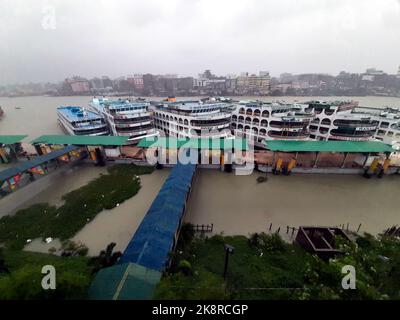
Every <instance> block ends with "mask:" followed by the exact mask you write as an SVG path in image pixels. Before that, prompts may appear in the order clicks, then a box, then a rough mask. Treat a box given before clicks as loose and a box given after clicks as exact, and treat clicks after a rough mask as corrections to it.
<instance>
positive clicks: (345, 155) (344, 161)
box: [340, 152, 349, 168]
mask: <svg viewBox="0 0 400 320" xmlns="http://www.w3.org/2000/svg"><path fill="white" fill-rule="evenodd" d="M348 155H349V153H348V152H345V153H344V159H343V162H342V165H341V166H340V167H341V168H344V165H345V163H346V160H347V156H348Z"/></svg>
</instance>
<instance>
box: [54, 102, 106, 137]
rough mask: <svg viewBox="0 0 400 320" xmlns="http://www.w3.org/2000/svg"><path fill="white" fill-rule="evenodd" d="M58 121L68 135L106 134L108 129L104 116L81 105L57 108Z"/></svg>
mask: <svg viewBox="0 0 400 320" xmlns="http://www.w3.org/2000/svg"><path fill="white" fill-rule="evenodd" d="M57 115H58V122H59V124H60V126H61V128H62V129H63V130H64V132H65V133H66V134H69V135H89V136H102V135H108V134H109V130H108V126H107V123H106V122H105V121H104V118H103V117H102V116H101V115H99V114H97V113H95V112H92V111H90V110H87V109H86V108H83V107H76V106H66V107H58V108H57Z"/></svg>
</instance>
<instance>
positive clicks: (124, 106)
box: [89, 98, 159, 144]
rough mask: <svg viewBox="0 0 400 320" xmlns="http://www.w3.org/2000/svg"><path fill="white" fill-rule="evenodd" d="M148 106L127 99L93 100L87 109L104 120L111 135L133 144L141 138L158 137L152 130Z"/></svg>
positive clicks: (155, 131) (152, 124)
mask: <svg viewBox="0 0 400 320" xmlns="http://www.w3.org/2000/svg"><path fill="white" fill-rule="evenodd" d="M149 105H150V103H148V102H143V101H140V102H138V101H134V102H132V101H130V100H128V99H125V100H123V99H118V100H109V99H107V98H94V99H93V100H92V102H91V103H90V104H89V107H90V109H91V110H92V111H94V112H97V113H98V114H100V115H102V116H103V117H104V118H105V120H106V122H107V124H108V126H109V129H110V133H111V134H112V135H114V136H128V137H129V139H128V142H129V143H130V144H135V143H138V142H139V141H140V140H141V139H143V138H149V137H155V136H158V135H159V132H158V130H156V129H155V128H154V123H153V119H152V117H151V114H150V111H149Z"/></svg>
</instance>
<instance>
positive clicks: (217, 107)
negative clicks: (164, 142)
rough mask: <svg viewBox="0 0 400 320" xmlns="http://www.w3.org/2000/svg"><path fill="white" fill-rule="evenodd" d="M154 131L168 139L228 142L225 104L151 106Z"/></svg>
mask: <svg viewBox="0 0 400 320" xmlns="http://www.w3.org/2000/svg"><path fill="white" fill-rule="evenodd" d="M152 104H153V116H154V122H155V126H156V128H158V129H160V130H163V131H164V132H165V133H166V134H167V135H169V136H175V137H186V138H192V137H196V136H202V137H209V138H231V137H233V136H232V134H231V132H230V128H229V127H230V121H231V113H230V112H229V108H228V105H227V104H226V103H221V102H216V101H210V100H208V101H205V100H200V101H179V102H177V101H161V102H153V103H152Z"/></svg>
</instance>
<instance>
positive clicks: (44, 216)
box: [0, 165, 154, 250]
mask: <svg viewBox="0 0 400 320" xmlns="http://www.w3.org/2000/svg"><path fill="white" fill-rule="evenodd" d="M153 170H154V168H153V167H144V166H136V165H115V166H112V167H110V168H109V169H108V174H104V175H101V176H100V177H99V178H97V179H95V180H93V181H91V182H89V183H88V184H87V185H85V186H83V187H81V188H79V189H76V190H74V191H71V192H69V193H67V194H66V195H64V196H63V200H64V204H63V205H62V206H61V207H59V208H56V207H55V206H50V205H49V204H47V203H41V204H35V205H32V206H30V207H28V208H26V209H23V210H19V211H18V212H17V213H16V214H15V215H13V216H5V217H3V218H1V219H0V243H3V244H4V245H5V246H6V248H8V249H17V250H19V249H22V248H23V247H24V245H25V244H26V240H27V239H35V238H39V237H41V238H46V237H53V238H59V239H61V240H66V239H69V238H71V237H73V236H74V235H75V234H76V233H77V232H78V231H79V230H80V229H82V228H83V227H84V226H85V224H87V223H88V222H89V221H90V220H92V219H93V218H94V217H95V216H96V215H97V214H98V213H100V212H101V211H102V210H104V209H112V208H114V207H115V206H117V205H118V204H120V203H122V202H124V201H125V200H127V199H129V198H131V197H132V196H134V195H135V194H136V193H137V192H138V191H139V189H140V187H141V185H140V178H139V177H138V176H139V175H142V174H149V173H152V172H153ZM20 192H23V191H22V190H21V191H20Z"/></svg>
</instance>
